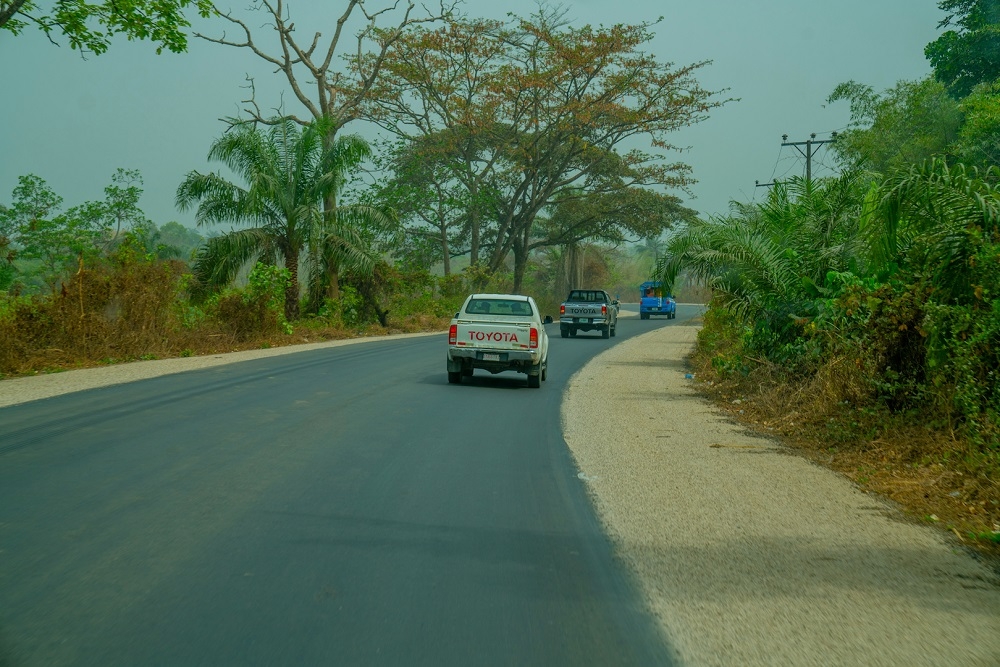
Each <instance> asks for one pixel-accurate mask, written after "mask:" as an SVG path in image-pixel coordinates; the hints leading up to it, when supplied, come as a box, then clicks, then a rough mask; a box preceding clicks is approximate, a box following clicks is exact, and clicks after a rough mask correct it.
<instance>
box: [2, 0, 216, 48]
mask: <svg viewBox="0 0 1000 667" xmlns="http://www.w3.org/2000/svg"><path fill="white" fill-rule="evenodd" d="M48 4H49V3H47V2H45V1H44V0H0V30H7V31H9V32H11V33H13V34H14V35H17V34H20V33H21V32H23V31H24V29H25V28H27V27H28V26H29V25H32V24H34V25H35V26H36V27H37V28H38V29H40V30H41V31H42V32H44V33H45V35H46V36H47V37H48V38H49V40H51V41H53V42H55V40H56V39H57V37H58V36H59V35H61V36H63V37H65V38H66V39H67V40H68V42H69V45H70V48H72V49H75V50H77V51H80V52H81V53H93V54H97V55H99V54H101V53H104V52H105V51H107V50H108V47H109V46H110V45H111V38H112V37H113V36H114V35H124V36H125V37H126V38H127V39H129V40H130V41H131V40H147V39H148V40H150V41H152V42H155V43H156V44H157V47H156V52H157V53H162V52H163V50H164V49H167V50H169V51H173V52H174V53H180V52H182V51H186V50H187V35H185V33H184V29H185V28H188V27H190V25H191V23H190V21H188V19H187V18H186V17H185V16H184V12H185V10H187V9H191V10H193V11H195V12H197V13H198V14H199V15H200V16H202V17H208V16H209V15H210V13H211V12H212V11H213V9H214V8H213V5H212V3H211V1H210V0H99V1H98V2H86V0H59V2H55V3H54V6H52V7H51V8H49V7H48Z"/></svg>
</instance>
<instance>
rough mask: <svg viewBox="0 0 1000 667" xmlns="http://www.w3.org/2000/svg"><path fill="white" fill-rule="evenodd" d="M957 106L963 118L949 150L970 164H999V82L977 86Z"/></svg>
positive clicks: (973, 165)
mask: <svg viewBox="0 0 1000 667" xmlns="http://www.w3.org/2000/svg"><path fill="white" fill-rule="evenodd" d="M959 106H960V108H961V110H962V114H963V116H964V118H965V122H964V123H963V124H962V128H961V129H960V130H959V133H958V141H957V143H956V145H955V147H954V148H953V149H952V153H953V154H954V155H955V157H956V158H957V159H958V160H959V161H960V162H962V163H963V164H966V165H968V166H970V167H979V168H980V169H987V168H989V167H990V166H993V165H1000V82H994V83H989V84H982V85H980V86H977V87H976V88H975V89H974V90H973V91H972V93H971V94H970V95H969V96H968V97H966V98H965V99H963V100H962V101H961V103H960V105H959Z"/></svg>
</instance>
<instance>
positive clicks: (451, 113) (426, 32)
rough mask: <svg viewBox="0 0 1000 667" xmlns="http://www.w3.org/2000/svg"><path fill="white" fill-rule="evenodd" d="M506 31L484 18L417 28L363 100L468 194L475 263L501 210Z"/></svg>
mask: <svg viewBox="0 0 1000 667" xmlns="http://www.w3.org/2000/svg"><path fill="white" fill-rule="evenodd" d="M507 33H508V30H507V28H506V27H505V26H504V24H503V23H502V22H499V21H491V20H485V19H479V20H472V21H466V20H450V21H448V22H447V23H446V24H445V25H444V26H442V27H440V28H438V29H435V30H430V29H426V28H417V29H415V30H412V31H410V32H408V33H407V34H405V35H402V36H400V37H399V39H397V40H396V41H395V42H394V43H393V44H392V47H391V48H390V49H389V50H388V51H387V52H386V54H385V57H384V59H383V61H382V72H383V73H382V76H381V77H380V79H379V81H378V82H377V84H376V85H375V86H373V87H372V89H371V91H370V93H369V95H368V98H367V100H366V102H365V104H364V105H363V108H364V110H365V113H366V118H367V119H368V120H371V121H373V122H375V123H376V124H378V125H379V126H380V127H382V129H384V130H386V131H388V132H390V133H392V134H394V135H395V136H397V137H399V138H400V139H401V140H402V141H403V142H404V143H405V144H408V145H409V146H410V148H409V149H407V150H409V151H410V152H411V153H413V154H414V155H415V156H416V155H419V160H420V162H419V164H422V165H427V164H433V165H435V166H436V167H437V174H438V176H439V177H442V178H443V177H445V176H446V175H447V176H450V179H449V180H453V181H455V182H457V183H458V184H460V186H461V187H462V188H463V189H464V190H465V191H466V192H467V193H468V194H467V196H466V197H464V199H465V200H466V206H467V214H468V217H467V222H466V227H467V230H468V238H469V256H470V264H471V265H473V266H475V265H477V264H478V263H479V260H480V251H481V248H482V247H483V245H484V244H489V243H490V241H489V239H487V238H486V234H487V232H486V230H485V229H484V227H485V225H486V224H487V219H488V217H489V215H490V213H491V212H492V213H495V211H496V207H495V195H496V193H495V192H494V191H493V189H492V188H491V185H492V180H491V179H492V177H493V173H494V168H495V167H496V165H497V161H498V160H499V159H500V157H501V154H502V150H501V149H502V147H503V146H504V144H505V141H506V139H507V138H508V132H507V126H506V125H505V124H504V123H503V120H502V119H500V118H497V117H496V116H495V114H494V111H495V102H496V100H495V97H494V94H495V93H496V91H497V83H496V82H497V80H498V79H499V78H501V76H502V73H501V70H502V68H503V67H504V66H505V65H506V60H505V53H506V49H507V47H506V43H505V42H506V38H505V36H506V35H507ZM369 59H371V57H369Z"/></svg>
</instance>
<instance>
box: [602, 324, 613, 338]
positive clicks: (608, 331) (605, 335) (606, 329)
mask: <svg viewBox="0 0 1000 667" xmlns="http://www.w3.org/2000/svg"><path fill="white" fill-rule="evenodd" d="M601 338H611V325H610V324H609V325H608V326H606V327H604V328H603V329H601Z"/></svg>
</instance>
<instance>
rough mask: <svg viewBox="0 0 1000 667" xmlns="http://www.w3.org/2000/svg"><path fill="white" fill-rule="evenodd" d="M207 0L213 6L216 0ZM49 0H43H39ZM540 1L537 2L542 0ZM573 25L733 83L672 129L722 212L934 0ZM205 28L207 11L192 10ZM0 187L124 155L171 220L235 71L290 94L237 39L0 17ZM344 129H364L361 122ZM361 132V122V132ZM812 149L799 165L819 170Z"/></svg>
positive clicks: (916, 31)
mask: <svg viewBox="0 0 1000 667" xmlns="http://www.w3.org/2000/svg"><path fill="white" fill-rule="evenodd" d="M225 3H226V0H220V2H219V6H220V7H223V6H225ZM41 4H49V3H41ZM248 4H249V0H239V1H238V2H235V1H234V3H233V6H234V7H239V8H242V7H245V6H247V5H248ZM550 4H551V3H550ZM286 6H287V7H288V8H289V10H290V12H291V16H292V18H293V19H294V20H296V23H297V25H298V26H299V30H301V31H302V32H303V33H305V34H309V33H312V32H315V31H320V32H324V33H325V34H330V28H331V27H332V26H333V25H334V21H335V20H336V18H337V16H339V14H340V13H342V12H343V8H344V6H345V2H344V0H286ZM537 6H538V5H537V3H536V2H534V1H530V0H502V1H501V2H496V1H495V0H492V1H489V2H487V1H484V0H466V2H465V4H464V11H465V12H466V13H467V14H468V15H470V16H481V17H489V18H504V16H505V14H506V13H507V12H513V13H514V14H517V15H521V16H526V15H529V14H530V13H532V12H533V11H535V10H536V9H537ZM562 7H563V8H564V9H566V10H567V14H566V18H567V19H570V20H572V22H573V23H574V24H576V25H584V24H590V25H593V26H597V25H605V26H610V25H612V24H615V23H638V22H641V21H652V20H656V19H657V18H658V17H661V16H662V17H663V20H662V21H661V22H660V23H659V24H658V25H656V26H655V27H654V28H653V31H654V32H655V33H656V36H655V39H654V40H653V41H652V42H651V43H650V44H648V45H647V47H646V50H647V51H649V52H651V53H653V54H655V55H656V56H657V58H658V59H659V60H660V61H661V62H671V63H674V64H676V65H686V64H689V63H694V62H700V61H704V60H710V61H712V63H711V64H709V65H706V66H705V67H704V68H702V69H701V70H699V71H698V74H697V79H698V80H699V82H700V84H701V85H702V87H703V88H706V89H709V90H718V91H724V92H721V93H720V95H719V97H720V99H721V98H729V97H732V98H739V101H734V102H730V103H728V104H726V105H725V106H723V107H722V108H719V109H716V110H714V111H713V112H712V113H711V114H710V117H709V118H708V119H707V120H706V121H704V122H702V123H700V124H698V125H696V126H693V127H690V128H686V129H684V130H682V131H680V132H678V133H677V135H676V136H675V137H674V138H673V143H674V144H675V145H678V146H682V147H684V148H685V150H684V151H683V153H682V154H681V155H680V156H679V157H680V159H681V160H683V161H685V162H687V163H688V164H690V165H691V166H692V167H693V169H694V174H693V175H694V177H695V179H697V181H698V182H697V183H696V184H695V185H694V186H693V187H692V188H691V191H692V195H693V198H692V197H689V196H688V195H686V194H684V193H676V194H678V195H679V196H681V197H683V198H684V199H685V204H686V205H687V206H689V207H691V208H693V209H695V210H697V211H699V212H700V213H701V214H702V215H706V216H707V215H716V214H723V213H725V212H726V211H727V210H728V206H729V202H730V201H732V200H735V201H740V202H746V201H751V200H753V199H754V198H757V199H760V198H761V197H762V196H763V194H764V189H763V188H757V187H755V185H754V182H755V181H760V182H761V183H767V182H770V181H772V180H773V179H775V178H778V179H780V178H783V177H787V176H791V175H795V174H800V175H801V174H804V171H805V162H804V159H803V158H802V157H801V155H799V153H797V152H796V151H795V149H794V148H791V147H784V148H782V147H781V145H780V144H781V142H782V139H781V137H782V135H783V134H787V135H788V137H789V141H804V140H805V139H807V138H808V137H809V135H810V134H811V133H816V135H817V136H816V138H817V139H826V138H829V135H830V132H832V131H836V130H842V129H844V128H845V127H846V125H847V122H848V119H849V115H848V105H847V103H846V102H837V103H835V104H833V105H829V106H828V105H826V104H825V100H826V99H827V97H828V96H829V95H830V93H831V92H832V91H833V89H834V87H835V86H836V85H837V84H838V83H841V82H844V81H848V80H852V79H853V80H855V81H858V82H860V83H864V84H867V85H870V86H872V87H874V88H875V89H876V90H879V91H881V90H885V89H887V88H889V87H891V86H893V85H894V84H895V83H896V82H897V81H899V80H913V79H918V78H922V77H924V76H926V75H927V74H929V72H930V68H929V65H928V63H927V61H926V59H925V58H924V55H923V49H924V46H925V45H926V44H927V43H928V42H930V41H932V40H934V39H935V38H936V37H937V35H938V34H939V33H940V31H939V30H938V28H937V23H938V21H939V20H940V19H941V18H942V17H943V12H941V11H940V10H939V9H938V8H937V0H838V1H837V2H829V1H827V0H824V1H820V0H757V1H756V2H748V1H747V0H687V1H685V2H680V1H677V0H626V1H624V2H615V1H613V0H611V1H609V0H573V1H572V2H563V3H562ZM196 27H197V29H198V30H199V31H200V32H204V33H206V34H215V35H218V34H220V33H221V31H222V30H223V26H222V25H221V24H220V23H216V22H212V21H198V22H196ZM0 63H2V64H3V68H2V69H3V72H4V73H3V76H2V78H0V203H4V204H9V203H10V201H11V191H12V190H13V189H14V187H15V186H16V185H17V179H18V176H21V175H26V174H35V175H37V176H40V177H41V178H43V179H44V180H45V181H46V182H47V183H48V184H49V186H50V187H51V188H52V189H53V190H54V191H55V192H56V193H57V194H59V195H60V196H62V197H63V199H64V200H65V204H64V208H68V207H69V206H73V205H76V204H80V203H82V202H84V201H87V200H100V199H102V198H103V189H104V187H105V186H107V185H108V184H109V183H110V182H111V176H112V175H113V174H114V172H115V170H116V169H117V168H119V167H122V168H126V169H138V170H139V171H140V172H141V173H142V176H143V180H144V189H145V192H144V195H143V198H142V200H141V202H140V206H141V207H142V209H143V210H144V211H145V213H146V215H147V216H148V217H149V218H150V219H152V220H153V221H154V222H155V223H157V224H158V225H162V224H163V223H165V222H168V221H171V220H176V221H178V222H181V223H182V224H185V225H187V226H192V227H193V226H194V214H193V213H192V212H190V211H188V212H184V213H182V212H179V211H178V210H177V209H176V208H175V206H174V195H175V192H176V189H177V186H178V184H180V182H181V181H182V180H183V178H184V175H185V174H186V173H187V172H189V171H190V170H192V169H196V170H199V171H203V172H204V171H210V170H216V169H218V165H215V164H211V163H209V162H208V161H207V159H206V156H207V153H208V149H209V147H210V145H211V143H212V141H213V140H214V139H216V138H217V137H218V136H219V135H220V134H221V133H222V131H223V130H224V129H225V125H224V123H223V122H221V120H220V119H222V118H225V117H232V116H236V115H238V113H239V111H240V100H242V99H244V98H245V97H246V93H247V91H246V89H245V85H246V77H247V75H248V74H249V75H251V76H253V77H254V78H255V81H256V88H257V98H258V100H259V101H260V102H261V106H262V107H265V108H270V107H278V106H280V105H281V104H282V100H284V107H285V109H287V111H289V112H294V113H300V114H301V113H303V112H304V109H303V108H302V107H301V106H300V105H299V103H298V102H297V101H296V100H295V99H294V98H293V97H292V96H291V94H290V93H288V92H287V90H286V84H285V81H284V77H283V75H281V74H275V73H273V71H272V70H273V68H270V67H269V66H265V64H264V63H262V62H261V61H260V60H259V59H257V57H256V56H254V55H253V54H251V53H250V52H249V51H247V50H245V49H234V48H229V47H224V46H220V45H216V44H211V43H208V42H205V41H203V40H199V39H196V38H191V39H190V44H189V50H188V52H187V53H183V54H172V53H169V52H165V53H163V54H160V55H157V54H156V51H155V48H154V47H153V45H152V44H149V43H144V42H128V41H125V40H124V39H119V40H117V41H115V42H114V43H113V45H112V47H111V49H110V50H109V51H108V52H107V53H105V54H104V55H101V56H91V57H89V58H87V59H83V58H81V56H80V54H79V53H78V52H76V51H72V50H71V49H70V48H69V47H68V46H67V45H63V46H54V45H52V44H51V43H49V42H48V41H47V40H46V39H45V38H44V36H42V35H40V34H39V33H37V32H35V31H29V32H26V33H24V34H22V35H20V36H17V37H12V36H11V35H10V34H9V33H7V32H2V33H0ZM346 130H347V131H351V132H359V133H361V134H367V133H370V132H371V130H370V129H366V128H363V127H362V126H360V125H356V126H355V125H348V126H347V128H346ZM370 136H371V135H370V134H369V137H370ZM835 166H836V165H835V163H834V161H833V159H832V155H829V154H828V152H827V151H826V150H825V149H823V150H820V151H819V153H818V155H817V156H816V157H815V158H814V161H813V176H814V177H817V176H823V175H828V174H831V173H834V169H835Z"/></svg>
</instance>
